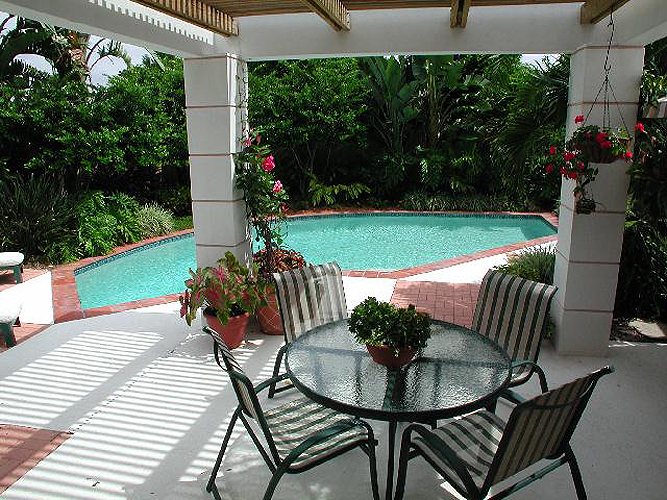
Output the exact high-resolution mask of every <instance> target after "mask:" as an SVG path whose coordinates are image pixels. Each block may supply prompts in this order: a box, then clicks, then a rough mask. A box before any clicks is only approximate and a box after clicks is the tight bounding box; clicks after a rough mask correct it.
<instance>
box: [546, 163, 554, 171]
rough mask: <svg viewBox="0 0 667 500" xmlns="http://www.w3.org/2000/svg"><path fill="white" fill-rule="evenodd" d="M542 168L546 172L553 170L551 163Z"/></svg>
mask: <svg viewBox="0 0 667 500" xmlns="http://www.w3.org/2000/svg"><path fill="white" fill-rule="evenodd" d="M544 170H546V172H547V174H550V173H551V172H553V171H554V166H553V163H549V164H548V165H547V166H546V167H544Z"/></svg>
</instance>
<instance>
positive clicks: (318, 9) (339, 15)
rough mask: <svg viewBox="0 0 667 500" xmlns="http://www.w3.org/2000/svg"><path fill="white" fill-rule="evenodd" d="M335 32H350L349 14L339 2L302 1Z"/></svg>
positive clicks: (330, 0) (325, 0)
mask: <svg viewBox="0 0 667 500" xmlns="http://www.w3.org/2000/svg"><path fill="white" fill-rule="evenodd" d="M303 2H304V3H305V4H306V5H308V7H310V9H311V10H312V11H313V12H315V13H317V14H318V15H319V16H320V17H321V18H322V19H324V20H325V21H326V22H327V23H329V24H330V25H331V27H332V28H333V29H335V30H336V31H350V12H349V11H348V10H347V8H346V7H345V5H344V4H343V2H341V1H340V0H303Z"/></svg>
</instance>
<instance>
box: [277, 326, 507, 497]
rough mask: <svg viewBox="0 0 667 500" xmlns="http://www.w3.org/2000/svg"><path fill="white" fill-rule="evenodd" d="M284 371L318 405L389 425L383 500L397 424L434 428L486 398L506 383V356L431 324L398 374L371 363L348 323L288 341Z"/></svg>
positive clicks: (459, 331)
mask: <svg viewBox="0 0 667 500" xmlns="http://www.w3.org/2000/svg"><path fill="white" fill-rule="evenodd" d="M285 364H286V366H287V373H288V375H289V377H290V379H291V380H292V383H293V384H294V385H295V386H296V388H297V389H298V390H299V391H301V392H302V393H303V394H304V395H306V396H307V397H309V398H310V399H312V400H313V401H316V402H317V403H320V404H321V405H323V406H326V407H328V408H332V409H334V410H337V411H340V412H341V413H347V414H350V415H354V416H357V417H362V418H368V419H373V420H381V421H386V422H389V435H388V440H389V457H388V462H387V489H386V498H387V500H390V499H391V498H392V494H393V493H392V491H393V475H394V448H395V442H396V427H397V424H398V422H422V423H427V424H435V422H436V421H437V420H438V419H444V418H450V417H453V416H456V415H461V414H464V413H468V412H470V411H473V410H475V409H477V408H480V407H482V406H484V405H485V404H486V403H488V402H490V401H492V400H493V399H494V398H496V397H497V396H498V394H499V393H500V392H501V391H502V390H503V389H504V388H505V387H506V386H507V384H508V383H509V380H510V372H511V361H510V358H509V357H508V355H507V353H506V352H505V351H504V350H503V349H502V348H501V347H500V346H498V344H496V343H495V342H493V341H492V340H490V339H489V338H487V337H485V336H483V335H481V334H479V333H477V332H474V331H472V330H469V329H467V328H464V327H462V326H458V325H454V324H451V323H446V322H444V321H437V320H431V338H430V339H429V340H428V345H427V346H426V348H425V349H424V350H423V351H421V352H420V353H419V354H418V355H417V356H416V357H415V359H413V361H412V362H411V363H410V364H409V365H407V366H406V367H403V368H401V369H391V368H387V367H385V366H383V365H380V364H378V363H376V362H375V361H373V360H372V359H371V357H370V355H369V354H368V352H367V351H366V347H365V346H363V345H360V344H358V343H357V342H356V341H355V340H354V336H353V335H352V333H350V331H349V329H348V325H347V320H341V321H335V322H333V323H329V324H326V325H322V326H319V327H317V328H314V329H312V330H310V331H309V332H307V333H305V334H304V335H302V336H300V337H298V338H297V339H296V340H294V341H293V342H291V343H290V344H289V345H288V347H287V351H286V357H285Z"/></svg>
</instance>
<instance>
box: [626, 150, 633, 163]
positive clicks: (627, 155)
mask: <svg viewBox="0 0 667 500" xmlns="http://www.w3.org/2000/svg"><path fill="white" fill-rule="evenodd" d="M633 157H634V155H633V154H632V151H626V152H625V156H624V158H625V159H626V160H627V161H630V160H632V158H633Z"/></svg>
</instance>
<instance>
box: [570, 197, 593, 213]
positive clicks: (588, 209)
mask: <svg viewBox="0 0 667 500" xmlns="http://www.w3.org/2000/svg"><path fill="white" fill-rule="evenodd" d="M574 211H575V212H576V213H578V214H591V213H593V212H595V200H594V199H593V198H588V197H580V198H577V199H576V200H575V203H574Z"/></svg>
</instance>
